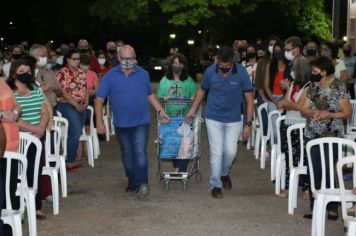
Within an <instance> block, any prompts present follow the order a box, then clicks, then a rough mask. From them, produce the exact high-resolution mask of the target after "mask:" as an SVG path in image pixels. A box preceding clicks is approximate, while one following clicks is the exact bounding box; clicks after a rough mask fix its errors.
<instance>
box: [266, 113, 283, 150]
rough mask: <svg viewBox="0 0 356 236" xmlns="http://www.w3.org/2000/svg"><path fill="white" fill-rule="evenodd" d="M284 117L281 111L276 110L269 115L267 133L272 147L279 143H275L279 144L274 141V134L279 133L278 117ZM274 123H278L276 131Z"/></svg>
mask: <svg viewBox="0 0 356 236" xmlns="http://www.w3.org/2000/svg"><path fill="white" fill-rule="evenodd" d="M281 115H282V112H281V111H279V110H274V111H271V112H270V113H269V114H268V131H267V135H269V137H270V138H269V140H270V142H271V144H272V145H275V144H277V143H275V142H278V141H277V140H274V134H275V133H279V130H280V129H279V127H280V125H279V126H277V119H278V117H280V116H281ZM273 122H275V123H276V125H275V127H276V130H274V129H273V127H274V125H273Z"/></svg>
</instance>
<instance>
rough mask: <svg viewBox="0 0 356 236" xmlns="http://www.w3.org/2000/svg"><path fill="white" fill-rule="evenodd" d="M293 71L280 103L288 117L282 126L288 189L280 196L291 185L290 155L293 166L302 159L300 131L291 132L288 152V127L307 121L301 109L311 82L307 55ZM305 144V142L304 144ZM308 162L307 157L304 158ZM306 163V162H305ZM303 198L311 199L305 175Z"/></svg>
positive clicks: (296, 60) (302, 177) (286, 193)
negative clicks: (290, 144)
mask: <svg viewBox="0 0 356 236" xmlns="http://www.w3.org/2000/svg"><path fill="white" fill-rule="evenodd" d="M292 72H293V73H294V77H295V78H294V81H293V82H292V83H291V84H290V86H289V88H288V91H287V93H286V94H285V96H284V98H283V100H282V101H280V102H279V103H278V108H279V109H284V110H285V111H286V119H285V122H284V124H283V125H282V127H281V142H282V143H281V145H282V147H281V149H282V153H285V154H286V168H287V171H286V189H285V190H283V191H282V192H281V194H280V195H279V196H280V197H288V185H289V156H290V155H292V160H293V166H297V165H298V163H299V160H300V145H301V143H300V139H299V132H298V131H296V130H295V131H293V132H292V133H291V141H292V149H291V150H292V153H288V142H287V129H288V127H289V126H291V125H294V124H299V123H305V121H306V120H305V118H304V117H302V115H301V113H300V109H301V108H302V106H303V104H304V101H305V99H306V93H307V91H308V87H309V84H310V81H309V80H310V72H311V69H310V62H309V61H308V59H306V58H305V57H298V58H297V59H295V61H294V62H293V67H292ZM302 145H303V144H302ZM304 161H305V162H306V158H304ZM305 164H306V163H305ZM301 181H302V184H303V185H302V190H303V198H304V199H309V196H308V189H309V188H308V183H307V182H308V181H307V178H306V177H305V176H304V175H303V176H301Z"/></svg>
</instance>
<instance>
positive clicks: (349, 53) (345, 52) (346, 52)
mask: <svg viewBox="0 0 356 236" xmlns="http://www.w3.org/2000/svg"><path fill="white" fill-rule="evenodd" d="M342 51H343V52H344V55H345V56H346V57H349V56H351V50H342Z"/></svg>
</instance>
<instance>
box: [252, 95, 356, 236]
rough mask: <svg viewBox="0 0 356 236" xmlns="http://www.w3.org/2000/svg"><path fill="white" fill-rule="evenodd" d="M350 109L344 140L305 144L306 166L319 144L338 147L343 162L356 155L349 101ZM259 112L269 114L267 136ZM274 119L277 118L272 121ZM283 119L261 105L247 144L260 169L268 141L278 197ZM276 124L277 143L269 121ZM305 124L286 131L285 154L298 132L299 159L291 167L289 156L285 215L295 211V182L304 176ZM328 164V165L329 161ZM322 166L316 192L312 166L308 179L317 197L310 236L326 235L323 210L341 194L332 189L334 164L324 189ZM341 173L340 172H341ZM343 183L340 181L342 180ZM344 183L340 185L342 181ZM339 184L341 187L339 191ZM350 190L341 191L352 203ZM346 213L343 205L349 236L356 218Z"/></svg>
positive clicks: (354, 119) (355, 113)
mask: <svg viewBox="0 0 356 236" xmlns="http://www.w3.org/2000/svg"><path fill="white" fill-rule="evenodd" d="M351 104H352V108H353V115H352V118H351V119H349V120H348V123H347V133H346V134H345V136H346V137H347V139H339V138H323V139H316V140H313V141H311V142H308V145H307V147H306V150H307V153H308V163H310V162H311V156H310V148H311V147H312V146H315V145H319V146H320V148H321V146H323V143H327V144H328V145H329V147H331V146H330V145H331V144H332V143H336V144H338V147H339V149H338V150H339V155H338V160H343V157H345V156H347V155H350V153H352V154H353V155H356V143H355V142H354V139H355V137H356V132H355V131H354V130H356V101H355V100H352V101H351ZM262 112H266V114H267V115H268V131H267V133H266V134H264V133H263V119H262ZM275 117H277V119H275ZM284 120H285V116H282V113H281V111H278V110H276V111H272V112H270V113H268V103H264V104H262V105H260V106H259V107H258V109H257V114H256V113H255V119H254V125H253V128H254V130H253V134H252V136H251V139H250V140H249V142H248V146H247V147H248V148H251V146H252V144H254V148H255V150H254V154H255V156H256V159H260V167H261V168H262V169H264V168H265V160H266V147H267V142H268V141H270V146H271V154H270V156H271V181H275V194H276V195H278V194H279V193H280V190H281V189H284V188H285V180H286V161H285V154H284V153H281V137H280V127H281V124H282V122H283V121H284ZM273 121H275V122H276V131H277V134H276V136H277V140H276V141H275V139H274V138H273V137H274V132H276V131H275V130H273V128H272V127H273V124H272V122H273ZM304 128H305V124H304V123H301V124H295V125H292V126H290V127H288V129H287V142H288V153H292V139H291V133H292V132H293V131H295V130H298V133H299V139H300V143H301V145H300V155H301V156H300V159H299V163H298V165H297V166H294V165H293V160H292V155H289V170H290V176H289V195H288V213H289V214H292V215H293V214H294V209H295V208H296V207H297V195H298V182H299V176H300V175H306V174H307V167H306V166H304V145H303V144H304V140H303V132H304ZM343 147H344V148H348V149H347V151H346V152H342V151H341V150H344V149H342V148H343ZM320 150H322V153H321V155H322V157H324V155H325V154H324V153H323V152H324V151H325V150H323V149H320ZM328 151H329V152H330V155H329V157H330V158H333V155H331V154H332V152H331V151H332V148H329V150H328ZM353 159H356V157H353V158H351V157H350V158H348V159H345V160H349V162H351V161H353ZM330 163H333V162H331V160H330ZM322 167H323V170H322V172H323V182H322V188H321V189H320V190H316V189H315V185H314V173H313V171H312V167H310V168H311V170H310V174H311V176H312V178H311V189H312V194H313V196H314V197H315V198H316V201H315V202H316V204H315V207H314V212H313V221H312V233H311V235H312V236H315V235H324V233H325V209H326V205H327V203H328V202H330V201H338V202H340V201H341V200H342V199H341V196H342V194H341V192H342V191H341V192H340V189H339V188H335V186H334V181H335V180H334V168H333V165H331V167H330V168H331V169H330V170H329V171H330V173H331V174H330V178H332V179H330V183H332V185H331V187H329V188H326V186H325V181H326V180H325V173H326V170H325V163H322ZM353 167H354V171H353V173H354V175H353V176H354V178H353V180H354V182H353V187H356V174H355V173H356V169H355V168H356V167H355V166H353ZM341 174H342V173H341ZM342 180H343V179H342ZM339 183H341V181H340V180H339ZM342 183H343V182H342ZM341 187H342V186H341V184H340V188H341ZM350 193H351V192H350V191H347V192H343V194H344V195H345V196H347V197H348V200H352V201H353V202H355V201H356V195H351V194H350ZM344 212H346V204H343V218H344V220H345V225H347V226H349V227H348V235H356V234H355V230H356V226H355V225H353V224H356V218H355V217H351V218H350V217H348V218H346V215H345V214H344ZM349 222H353V224H349Z"/></svg>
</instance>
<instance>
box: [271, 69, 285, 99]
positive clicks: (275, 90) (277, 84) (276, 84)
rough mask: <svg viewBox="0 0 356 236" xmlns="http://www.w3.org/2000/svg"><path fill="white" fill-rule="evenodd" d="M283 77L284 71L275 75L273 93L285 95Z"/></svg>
mask: <svg viewBox="0 0 356 236" xmlns="http://www.w3.org/2000/svg"><path fill="white" fill-rule="evenodd" d="M283 78H284V71H279V72H277V74H276V76H275V77H274V82H273V87H272V94H273V95H283V91H282V89H281V82H282V80H283Z"/></svg>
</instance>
